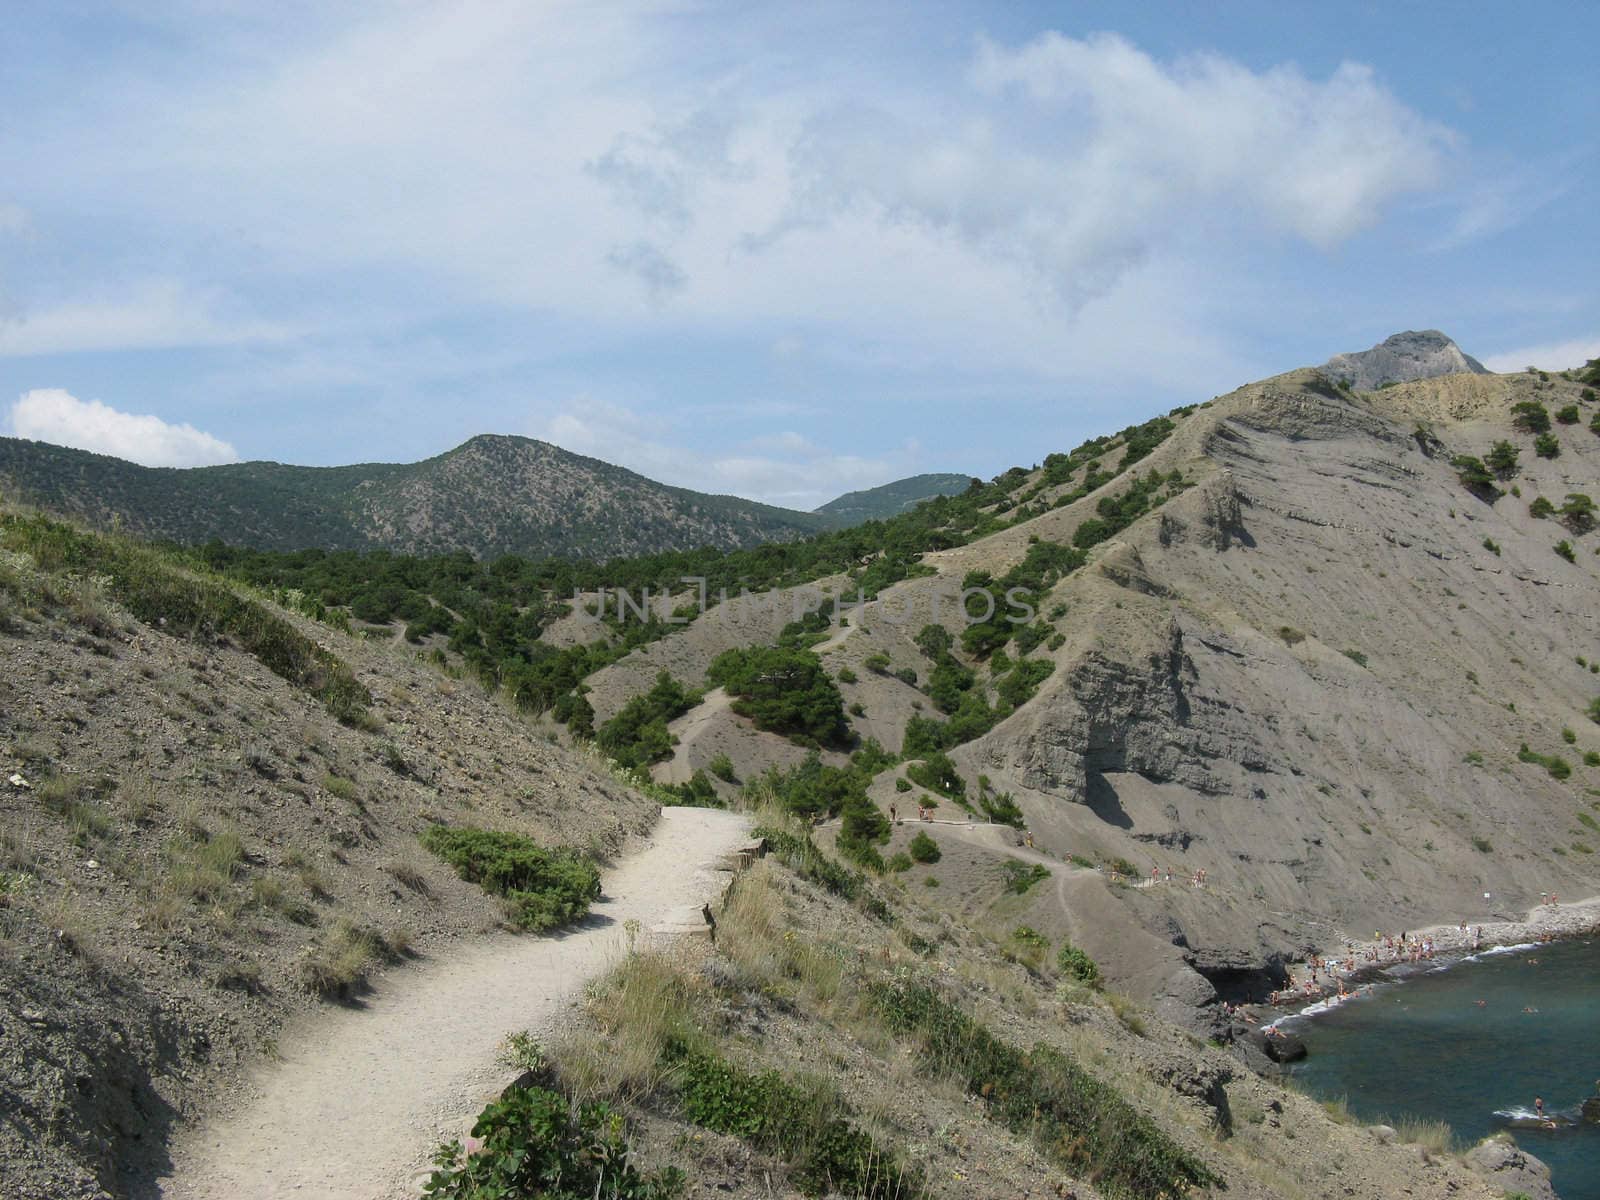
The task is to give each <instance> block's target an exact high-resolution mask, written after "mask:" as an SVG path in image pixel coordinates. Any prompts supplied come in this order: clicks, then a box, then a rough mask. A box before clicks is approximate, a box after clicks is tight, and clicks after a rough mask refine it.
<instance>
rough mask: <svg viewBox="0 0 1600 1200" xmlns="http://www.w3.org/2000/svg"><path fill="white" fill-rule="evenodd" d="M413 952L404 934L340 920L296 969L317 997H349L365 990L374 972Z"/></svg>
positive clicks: (303, 984)
mask: <svg viewBox="0 0 1600 1200" xmlns="http://www.w3.org/2000/svg"><path fill="white" fill-rule="evenodd" d="M409 951H410V940H409V938H407V937H406V936H405V935H404V934H394V933H391V934H389V935H388V936H385V935H384V934H382V933H380V932H379V931H378V930H376V929H372V928H369V927H367V926H364V925H356V924H354V923H352V922H350V921H341V922H339V924H338V925H337V926H335V927H334V929H333V930H332V932H331V933H329V934H328V936H327V937H325V938H323V939H322V940H321V941H319V942H317V943H315V944H313V945H312V946H311V947H310V948H309V950H308V951H307V953H306V955H305V957H304V958H302V959H301V960H300V962H299V963H298V964H297V966H296V968H295V974H296V977H297V978H298V979H299V981H300V985H301V986H302V987H304V988H305V989H306V990H307V991H308V992H310V993H312V994H313V995H315V996H321V997H323V998H324V999H329V1000H348V999H350V998H351V997H353V996H356V995H358V994H360V993H361V992H362V991H364V990H365V989H366V986H367V980H368V979H369V978H370V977H371V975H372V972H373V971H374V970H376V969H377V968H378V967H379V966H380V965H382V964H383V963H386V962H394V961H396V960H397V959H399V958H401V957H402V956H404V955H405V954H407V953H409Z"/></svg>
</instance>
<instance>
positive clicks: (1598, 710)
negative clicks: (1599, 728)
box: [1589, 696, 1600, 725]
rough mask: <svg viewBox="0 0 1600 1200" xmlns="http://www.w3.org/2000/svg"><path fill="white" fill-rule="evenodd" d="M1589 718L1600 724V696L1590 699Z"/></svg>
mask: <svg viewBox="0 0 1600 1200" xmlns="http://www.w3.org/2000/svg"><path fill="white" fill-rule="evenodd" d="M1589 720H1591V721H1593V722H1594V723H1595V724H1597V725H1600V696H1596V697H1595V698H1594V699H1593V700H1591V701H1589Z"/></svg>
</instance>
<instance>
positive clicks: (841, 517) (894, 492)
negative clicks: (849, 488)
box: [816, 474, 972, 525]
mask: <svg viewBox="0 0 1600 1200" xmlns="http://www.w3.org/2000/svg"><path fill="white" fill-rule="evenodd" d="M971 485H972V478H971V477H970V476H967V475H951V474H933V475H912V476H910V477H909V478H907V479H896V480H895V481H894V482H893V483H885V484H882V485H881V486H879V487H875V488H866V489H864V490H862V491H859V492H846V493H845V494H844V495H842V496H839V497H837V498H836V499H833V500H829V501H828V502H827V503H826V504H823V505H820V506H819V507H818V508H817V510H816V511H817V512H819V513H825V514H827V515H828V516H830V517H833V518H834V519H836V520H838V521H841V522H843V523H844V524H848V525H854V524H857V523H858V522H861V521H882V520H886V519H888V518H889V517H894V516H898V515H899V514H900V513H903V512H906V511H908V510H910V509H913V508H915V507H916V506H917V505H918V504H921V503H922V502H923V501H924V500H932V499H934V498H935V497H936V496H956V495H960V494H961V493H962V492H964V491H966V490H967V488H968V487H970V486H971Z"/></svg>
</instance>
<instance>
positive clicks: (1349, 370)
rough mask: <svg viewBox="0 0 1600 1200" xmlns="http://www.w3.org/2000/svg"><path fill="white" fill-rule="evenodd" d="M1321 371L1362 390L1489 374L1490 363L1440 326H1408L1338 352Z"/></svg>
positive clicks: (1324, 364) (1331, 377) (1368, 390)
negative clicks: (1350, 350)
mask: <svg viewBox="0 0 1600 1200" xmlns="http://www.w3.org/2000/svg"><path fill="white" fill-rule="evenodd" d="M1322 371H1323V373H1324V374H1325V375H1327V376H1328V377H1329V378H1330V379H1333V380H1336V381H1337V380H1343V381H1344V382H1346V383H1348V384H1349V385H1350V386H1351V387H1352V388H1354V389H1355V390H1356V391H1359V392H1370V391H1376V390H1377V389H1378V388H1381V387H1389V386H1391V385H1393V384H1397V383H1409V382H1411V381H1412V380H1416V379H1433V378H1436V377H1438V376H1440V375H1459V374H1472V375H1487V374H1489V368H1488V367H1486V366H1484V365H1483V364H1482V363H1481V362H1479V361H1478V360H1477V359H1475V358H1473V357H1472V356H1471V355H1470V354H1467V353H1466V352H1465V351H1463V350H1462V349H1461V347H1460V346H1458V345H1456V344H1455V342H1453V341H1451V340H1450V338H1448V337H1446V336H1445V335H1444V334H1443V333H1440V332H1439V331H1438V330H1437V329H1424V330H1421V331H1418V330H1407V331H1406V332H1404V333H1396V334H1391V335H1390V336H1389V337H1386V338H1384V339H1383V341H1381V342H1379V343H1378V344H1377V345H1376V346H1374V347H1372V349H1370V350H1359V351H1355V352H1353V353H1350V354H1335V355H1334V356H1333V357H1332V358H1330V359H1329V360H1328V361H1327V362H1325V363H1323V364H1322Z"/></svg>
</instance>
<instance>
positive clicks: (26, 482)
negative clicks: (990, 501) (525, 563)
mask: <svg viewBox="0 0 1600 1200" xmlns="http://www.w3.org/2000/svg"><path fill="white" fill-rule="evenodd" d="M0 490H3V491H5V492H8V493H10V494H11V495H13V496H14V497H15V498H16V499H19V500H23V501H26V502H28V503H30V504H36V505H39V506H40V507H43V508H48V509H51V510H52V511H55V512H60V513H63V514H66V515H69V516H73V517H77V518H79V519H81V520H85V521H88V522H90V523H91V524H94V525H99V526H111V525H117V526H120V527H121V528H123V529H125V530H127V531H128V532H130V533H135V534H138V535H140V536H144V537H150V538H160V539H168V540H171V541H175V542H180V543H187V544H196V543H202V542H208V541H213V540H220V541H224V542H227V543H230V544H232V545H240V546H249V547H253V548H257V549H269V550H290V549H305V548H308V547H317V548H322V549H327V550H376V549H383V550H393V551H398V552H402V553H408V554H431V553H449V552H455V551H466V552H468V553H470V554H472V555H474V556H476V557H479V558H493V557H497V556H499V555H503V554H520V555H525V556H527V557H530V558H544V557H564V558H588V559H607V558H614V557H618V556H632V555H639V554H654V553H660V552H663V551H669V550H691V549H696V548H699V547H703V546H710V547H716V548H718V549H723V550H732V549H739V548H743V547H749V546H754V545H758V544H761V543H764V542H772V541H789V540H792V539H794V538H797V537H802V536H804V535H806V534H809V533H814V532H817V531H819V530H823V529H828V528H833V527H835V526H836V525H838V524H840V521H839V520H838V519H837V518H833V517H830V516H827V515H820V514H813V513H802V512H795V511H791V510H789V509H783V508H774V507H772V506H769V505H765V504H757V503H755V502H754V501H751V500H744V499H741V498H739V497H736V496H712V495H706V494H703V493H700V492H693V491H690V490H688V489H686V488H676V487H669V486H667V485H665V484H661V483H656V482H654V481H653V480H649V479H646V478H644V477H643V476H641V475H636V474H634V473H633V472H632V471H628V470H625V469H623V468H622V467H617V466H613V465H612V464H610V463H605V462H601V461H599V460H598V459H593V458H585V457H583V456H582V455H578V454H572V453H569V452H568V451H566V450H563V449H561V448H560V447H559V446H552V445H550V444H548V443H546V442H539V441H534V440H532V439H530V438H520V437H506V436H494V435H484V436H480V437H475V438H473V439H471V440H470V441H468V442H466V443H464V444H463V445H461V446H458V447H456V448H455V449H454V450H451V451H448V452H447V453H445V454H441V455H439V456H438V457H436V458H430V459H426V460H424V461H422V462H418V463H368V464H361V465H356V466H347V467H295V466H285V465H283V464H280V463H270V462H249V463H237V464H232V465H228V466H219V467H193V468H187V469H177V468H154V467H141V466H138V465H136V464H134V463H130V462H124V461H123V460H121V459H117V458H110V457H107V456H105V455H100V454H90V453H87V452H85V451H82V450H71V449H67V448H65V447H61V446H52V445H47V444H45V443H43V442H32V441H24V440H21V439H17V438H0Z"/></svg>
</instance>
